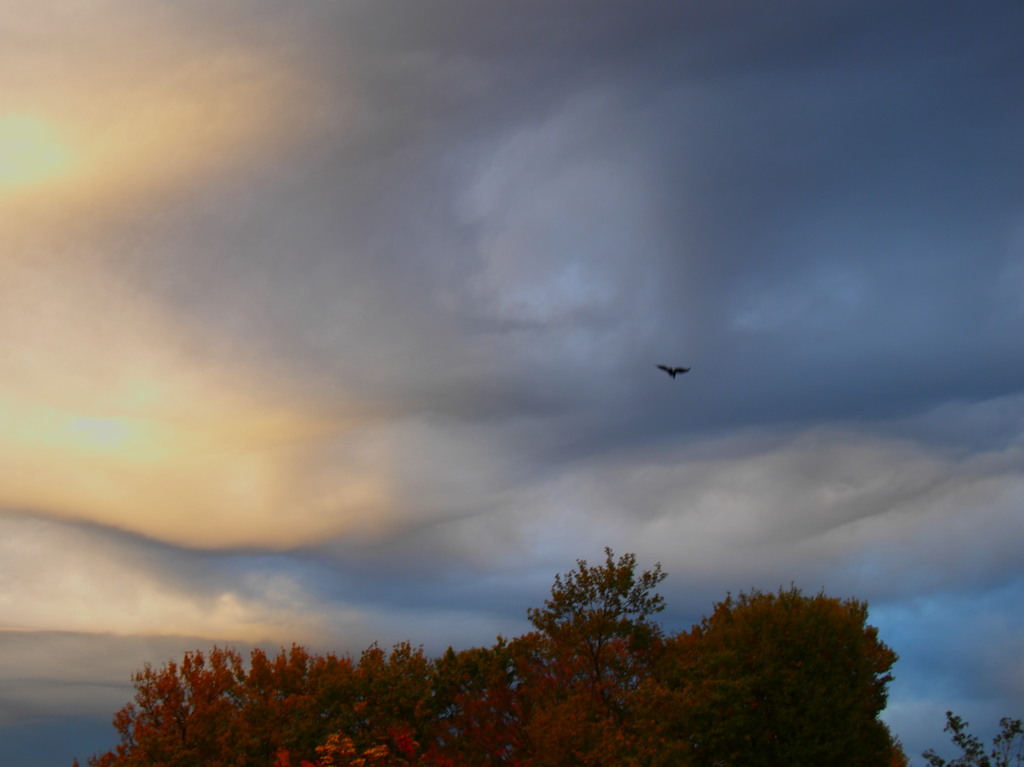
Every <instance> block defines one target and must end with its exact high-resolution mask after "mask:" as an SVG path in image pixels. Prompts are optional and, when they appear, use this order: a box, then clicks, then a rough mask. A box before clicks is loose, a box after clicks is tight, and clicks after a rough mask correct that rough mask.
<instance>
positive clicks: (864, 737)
mask: <svg viewBox="0 0 1024 767" xmlns="http://www.w3.org/2000/svg"><path fill="white" fill-rule="evenodd" d="M866 620H867V605H866V604H865V603H863V602H859V601H857V600H853V599H849V600H844V601H841V600H839V599H834V598H831V597H827V596H825V595H824V594H818V595H816V596H814V597H807V596H804V595H803V594H802V593H801V592H800V591H799V590H798V589H796V588H795V587H791V588H790V589H788V590H781V589H780V590H779V591H778V593H776V594H770V593H763V592H760V591H756V590H754V591H752V592H750V593H749V594H747V593H741V594H740V595H739V596H738V597H735V598H734V597H733V596H732V595H729V596H728V597H727V598H726V599H725V600H724V601H722V602H719V603H718V604H717V605H715V609H714V612H713V613H712V614H711V616H710V617H706V618H704V619H703V620H702V621H701V623H700V624H699V625H698V626H695V627H694V628H693V629H691V630H690V631H689V632H684V633H681V634H679V635H678V636H676V637H674V638H673V639H671V640H670V641H669V642H668V643H667V644H666V650H665V652H664V653H663V654H662V663H661V667H660V668H659V669H658V677H659V679H658V683H657V686H658V687H659V688H660V689H658V690H657V691H656V694H655V695H653V696H652V699H653V700H656V701H657V703H658V705H659V706H660V708H661V710H660V715H661V716H662V718H668V719H669V720H670V721H671V722H672V724H671V725H670V726H669V727H668V728H667V729H668V731H667V732H665V733H664V736H665V737H666V738H667V739H669V740H676V741H684V742H685V748H682V747H680V748H678V753H680V754H684V753H685V754H686V762H687V763H689V764H693V765H700V766H705V765H706V766H708V767H710V766H711V765H722V764H742V765H744V766H745V767H758V766H759V765H763V766H764V767H773V766H774V765H780V764H843V765H850V767H856V766H860V765H863V767H869V766H871V767H877V765H884V764H889V763H892V762H893V761H894V760H895V763H897V764H898V763H899V756H900V754H901V751H900V749H899V746H898V744H897V743H896V741H895V739H894V738H893V737H892V736H891V734H890V733H889V731H888V729H887V728H886V726H885V725H884V724H883V723H882V722H881V721H880V720H879V719H878V714H879V713H880V712H881V711H882V709H883V708H884V707H885V701H886V686H887V684H888V682H889V681H890V680H891V679H892V677H891V676H890V674H889V670H890V668H891V667H892V664H893V663H894V662H895V661H896V657H897V656H896V653H894V652H893V651H892V650H891V649H890V648H889V647H887V646H886V645H885V644H883V643H882V642H880V641H879V640H878V636H877V631H876V629H874V628H873V627H871V626H868V625H866Z"/></svg>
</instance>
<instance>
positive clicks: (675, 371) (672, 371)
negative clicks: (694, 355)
mask: <svg viewBox="0 0 1024 767" xmlns="http://www.w3.org/2000/svg"><path fill="white" fill-rule="evenodd" d="M657 367H658V369H659V370H664V371H665V372H666V373H668V374H669V375H670V376H672V377H673V378H675V377H676V376H677V375H679V374H680V373H689V372H690V368H670V367H669V366H668V365H658V366H657Z"/></svg>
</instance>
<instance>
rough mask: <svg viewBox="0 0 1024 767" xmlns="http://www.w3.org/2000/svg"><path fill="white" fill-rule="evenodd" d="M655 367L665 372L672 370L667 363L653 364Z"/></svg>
mask: <svg viewBox="0 0 1024 767" xmlns="http://www.w3.org/2000/svg"><path fill="white" fill-rule="evenodd" d="M655 367H656V368H658V370H664V371H665V372H666V373H671V372H672V368H670V367H668V366H667V365H655Z"/></svg>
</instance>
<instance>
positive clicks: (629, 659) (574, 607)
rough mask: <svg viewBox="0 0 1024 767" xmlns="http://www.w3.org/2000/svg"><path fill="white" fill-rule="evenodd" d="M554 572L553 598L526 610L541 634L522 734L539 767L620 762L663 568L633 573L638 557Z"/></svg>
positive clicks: (630, 734)
mask: <svg viewBox="0 0 1024 767" xmlns="http://www.w3.org/2000/svg"><path fill="white" fill-rule="evenodd" d="M576 565H577V569H576V570H573V571H570V572H569V573H566V574H565V575H561V574H559V575H556V576H555V582H554V585H553V586H552V587H551V597H550V598H549V599H546V600H545V601H544V606H543V607H542V608H531V609H530V610H529V611H528V612H527V617H528V618H529V619H530V622H531V623H532V624H533V625H534V627H535V628H536V629H537V630H538V632H539V640H540V641H539V642H538V643H537V647H536V655H535V660H536V662H535V669H534V673H533V678H532V679H531V684H530V693H531V695H532V696H533V699H534V702H533V705H532V706H531V711H532V714H531V722H530V724H529V728H528V732H529V733H530V736H529V737H530V741H531V742H532V743H533V745H534V754H533V756H534V760H535V761H534V763H535V764H538V765H549V764H550V765H560V764H567V765H568V764H572V765H577V764H595V765H603V764H609V763H625V762H626V761H627V760H628V758H629V756H628V755H629V754H631V752H632V751H633V750H635V747H636V742H637V733H635V732H634V731H633V728H632V724H633V716H632V712H633V709H634V695H635V692H636V690H637V689H638V688H639V686H640V683H641V681H642V680H643V678H644V677H645V675H646V673H647V669H648V667H649V664H650V660H651V653H652V650H653V648H654V647H655V645H656V643H657V640H658V639H659V638H660V636H661V628H660V626H658V625H657V624H656V623H654V622H653V621H652V620H651V616H653V615H654V614H656V613H658V612H660V611H661V610H662V609H664V599H663V597H661V596H660V595H658V594H655V593H654V589H655V588H656V587H657V586H658V584H659V583H661V581H663V580H664V579H665V574H664V573H663V572H662V571H661V565H660V564H659V565H655V567H654V569H653V570H645V571H644V572H642V573H640V574H639V575H638V574H637V568H636V557H635V556H634V555H633V554H624V555H623V556H621V557H619V559H618V560H617V561H616V559H615V557H614V554H613V553H612V550H611V549H610V548H606V549H605V562H604V564H603V565H598V566H594V567H591V566H590V565H588V564H587V562H586V560H583V559H580V560H577V562H576Z"/></svg>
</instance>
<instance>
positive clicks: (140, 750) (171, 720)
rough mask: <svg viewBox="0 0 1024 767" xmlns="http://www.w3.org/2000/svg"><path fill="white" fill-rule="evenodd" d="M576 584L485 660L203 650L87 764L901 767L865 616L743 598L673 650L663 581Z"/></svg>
mask: <svg viewBox="0 0 1024 767" xmlns="http://www.w3.org/2000/svg"><path fill="white" fill-rule="evenodd" d="M576 565H577V567H576V568H575V569H574V570H571V571H570V572H568V573H565V574H559V575H556V576H555V579H554V584H553V586H552V589H551V595H550V597H549V598H547V599H546V600H545V601H544V604H543V606H542V607H539V608H532V609H530V610H529V611H528V613H527V615H528V618H529V620H530V622H531V624H532V625H533V627H534V631H532V632H530V633H527V634H524V635H523V636H520V637H515V638H512V639H507V638H504V637H498V638H497V640H496V642H495V643H494V645H492V646H490V647H476V648H470V649H465V650H459V651H457V650H454V649H452V648H449V649H448V650H447V652H445V653H443V654H442V655H441V656H440V657H437V658H431V657H428V656H427V655H426V654H424V652H423V650H422V648H418V647H415V646H413V645H411V644H409V643H402V644H398V645H396V646H394V647H393V648H391V650H390V651H385V650H383V649H381V648H379V647H377V646H376V645H374V646H371V647H370V648H368V649H367V650H366V651H364V652H363V653H362V654H361V655H360V657H359V658H358V659H353V658H350V657H348V656H336V655H333V654H327V655H314V654H311V653H309V652H308V651H307V650H305V649H304V648H302V647H300V646H297V645H295V646H292V647H291V648H289V649H282V650H281V651H280V652H279V653H278V654H277V655H276V656H273V657H271V656H268V655H267V654H266V653H265V652H263V651H262V650H255V651H253V652H252V653H251V654H250V656H249V657H248V658H247V659H246V658H243V657H242V656H241V655H240V654H239V653H237V652H236V651H234V650H231V649H225V648H219V647H214V648H212V649H211V650H209V651H207V652H203V651H199V650H197V651H195V652H190V653H186V654H185V656H184V658H183V659H182V660H181V661H180V662H176V661H169V662H167V663H166V664H165V665H164V666H162V667H160V668H158V669H154V668H152V667H150V666H146V667H145V668H144V669H142V670H141V671H139V672H138V673H136V674H135V675H134V677H133V682H134V685H135V696H134V699H133V700H132V701H131V702H129V703H128V704H127V705H125V706H124V707H123V708H122V709H121V710H120V711H118V712H117V713H116V715H115V717H114V725H115V727H116V729H117V731H118V734H119V737H120V742H119V743H118V744H117V745H116V746H115V748H114V749H112V750H111V751H108V752H106V753H104V754H99V755H97V756H95V757H92V758H91V759H90V760H89V764H90V766H91V767H141V766H142V765H147V766H151V765H161V766H162V767H200V766H201V767H243V765H244V766H246V767H249V766H253V765H255V766H257V767H258V766H259V765H266V767H370V766H371V765H389V766H398V765H406V766H410V765H420V766H424V767H425V766H427V765H434V766H436V767H476V766H477V765H480V766H482V767H486V766H489V765H511V766H520V767H527V766H529V767H548V766H551V767H561V766H562V765H565V766H566V767H568V765H574V766H575V765H595V766H596V765H636V766H637V767H641V766H647V765H650V766H651V767H654V766H656V765H666V766H667V765H681V766H682V767H686V766H687V765H693V766H694V767H699V766H703V765H708V766H710V765H744V767H747V766H754V767H756V765H780V764H792V765H800V764H815V765H828V764H843V765H853V766H854V767H856V766H857V765H864V766H865V767H866V766H867V765H873V766H874V765H905V764H906V759H905V757H904V755H903V753H902V751H901V749H900V747H899V744H898V743H897V742H896V741H895V739H894V738H892V736H891V735H890V733H889V731H888V730H887V729H886V727H885V725H884V724H883V723H882V722H881V721H880V720H879V719H878V714H879V712H880V711H881V710H882V708H883V707H884V705H885V700H886V686H887V684H888V682H889V681H890V680H891V678H892V677H891V674H890V669H891V667H892V664H893V663H894V662H895V660H896V654H895V653H894V652H893V651H892V650H891V649H890V648H888V647H887V646H886V645H885V644H884V643H882V642H881V641H880V640H879V639H878V636H877V632H876V630H875V629H874V628H873V627H871V626H869V625H867V622H866V621H867V606H866V605H865V604H864V603H863V602H859V601H857V600H853V599H846V600H840V599H835V598H832V597H828V596H826V595H824V594H817V595H814V596H806V595H804V594H802V593H801V592H800V591H799V589H796V588H795V587H791V588H789V589H788V590H780V591H779V592H778V593H775V594H765V593H762V592H759V591H756V590H753V591H751V592H749V593H741V594H739V595H737V596H735V597H733V596H732V595H729V596H727V597H726V599H725V600H724V601H722V602H719V603H718V604H716V605H715V606H714V610H713V611H712V613H711V615H709V616H707V617H705V618H704V619H703V620H702V621H701V623H700V624H699V625H697V626H694V627H693V628H691V629H690V630H689V631H683V632H679V633H677V634H675V635H668V636H666V635H665V633H664V631H663V630H662V628H661V626H660V625H659V624H658V623H656V622H655V621H654V619H653V618H654V616H655V615H657V613H659V612H660V611H661V610H662V609H663V608H664V599H663V597H662V596H661V595H659V594H657V593H656V589H657V587H658V585H659V584H660V583H661V582H662V581H663V580H664V578H665V574H664V573H663V572H662V571H661V567H660V565H655V567H654V568H653V569H652V570H644V571H642V572H638V571H637V563H636V558H635V556H634V555H632V554H625V555H623V556H621V557H619V558H617V559H616V558H615V556H614V554H613V552H612V551H611V549H606V550H605V561H604V562H603V563H602V564H599V565H594V566H592V565H589V564H588V563H587V562H586V561H585V560H582V559H581V560H578V561H577V563H576ZM935 764H937V765H938V763H935ZM957 764H959V763H957ZM972 764H973V763H972Z"/></svg>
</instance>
